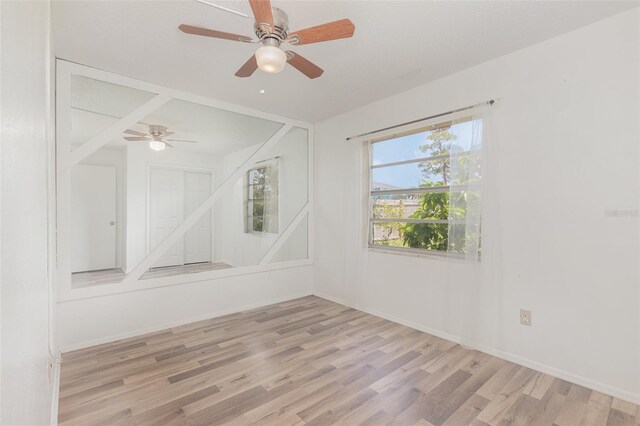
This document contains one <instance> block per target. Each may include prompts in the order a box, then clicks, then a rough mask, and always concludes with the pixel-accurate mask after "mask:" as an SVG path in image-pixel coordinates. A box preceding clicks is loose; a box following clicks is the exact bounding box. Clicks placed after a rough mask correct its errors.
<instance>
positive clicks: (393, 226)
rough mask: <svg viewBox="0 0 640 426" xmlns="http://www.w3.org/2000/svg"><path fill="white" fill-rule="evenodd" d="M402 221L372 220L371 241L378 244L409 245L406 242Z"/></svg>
mask: <svg viewBox="0 0 640 426" xmlns="http://www.w3.org/2000/svg"><path fill="white" fill-rule="evenodd" d="M402 226H403V223H400V222H372V224H371V243H372V244H373V245H378V246H391V247H409V246H407V245H406V244H405V243H404V240H403V238H402V231H401V228H402Z"/></svg>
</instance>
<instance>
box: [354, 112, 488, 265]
mask: <svg viewBox="0 0 640 426" xmlns="http://www.w3.org/2000/svg"><path fill="white" fill-rule="evenodd" d="M474 119H475V118H474V117H472V116H468V117H463V118H461V119H456V120H446V121H442V122H439V123H435V124H431V125H427V126H421V127H418V128H414V129H409V130H405V131H402V132H395V133H392V134H388V135H385V136H380V137H378V138H374V139H371V140H369V141H367V142H366V147H367V150H368V156H367V157H368V161H369V163H368V165H367V173H368V175H367V178H368V179H367V183H368V186H367V188H366V191H365V192H366V193H367V197H368V199H367V200H368V201H367V206H368V209H367V217H366V222H367V233H366V235H367V247H368V249H369V250H372V251H380V252H386V253H393V254H401V255H408V256H413V257H429V258H434V257H435V258H437V259H445V258H452V259H454V260H456V259H459V260H463V259H465V257H466V254H464V253H456V252H451V251H448V250H433V249H427V248H417V247H398V246H387V245H383V244H374V241H373V238H374V233H373V227H374V226H375V223H380V222H400V223H403V224H404V223H425V224H429V223H431V224H449V223H452V220H451V219H447V220H438V219H413V218H404V219H403V218H375V217H374V211H373V207H374V199H373V197H374V196H375V195H393V194H426V193H442V192H447V193H449V194H451V193H452V192H455V189H456V187H461V189H462V188H467V187H468V185H462V186H458V185H451V184H449V185H438V186H433V187H423V188H420V187H418V188H415V187H414V188H411V187H408V188H397V189H386V190H385V189H382V190H374V189H373V170H375V169H380V168H386V167H394V166H402V165H406V164H415V163H424V162H426V161H434V160H442V159H449V158H452V157H462V156H470V155H474V153H473V151H461V152H456V153H453V154H451V153H448V154H440V155H434V156H429V157H416V158H412V159H409V160H403V161H391V162H388V163H380V164H373V146H374V144H376V143H379V142H385V141H390V140H392V139H399V138H402V137H405V136H410V135H415V134H418V133H426V132H431V131H435V130H438V129H443V128H448V127H452V126H454V125H456V124H460V123H465V122H468V121H473V120H474ZM478 259H479V256H478Z"/></svg>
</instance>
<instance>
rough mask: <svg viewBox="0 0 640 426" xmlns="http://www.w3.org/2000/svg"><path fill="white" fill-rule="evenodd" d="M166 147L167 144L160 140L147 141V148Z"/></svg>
mask: <svg viewBox="0 0 640 426" xmlns="http://www.w3.org/2000/svg"><path fill="white" fill-rule="evenodd" d="M166 147H167V144H165V143H164V142H162V141H149V148H151V149H152V150H154V151H164V149H165V148H166Z"/></svg>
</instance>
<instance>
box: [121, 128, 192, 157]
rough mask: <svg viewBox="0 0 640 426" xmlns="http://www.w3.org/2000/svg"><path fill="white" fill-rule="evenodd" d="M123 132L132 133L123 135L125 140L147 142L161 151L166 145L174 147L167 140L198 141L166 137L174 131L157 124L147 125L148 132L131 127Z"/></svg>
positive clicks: (155, 149)
mask: <svg viewBox="0 0 640 426" xmlns="http://www.w3.org/2000/svg"><path fill="white" fill-rule="evenodd" d="M124 133H126V134H129V135H134V136H124V139H125V140H127V141H129V142H149V148H151V149H152V150H154V151H163V150H164V149H165V148H166V147H167V146H169V147H171V148H174V146H173V145H171V144H170V143H169V142H186V143H198V142H196V141H188V140H184V139H167V136H171V135H173V134H174V133H175V132H168V131H167V128H166V127H165V126H160V125H157V124H152V125H149V133H142V132H138V131H137V130H132V129H127V130H125V131H124Z"/></svg>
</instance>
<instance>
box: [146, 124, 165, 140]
mask: <svg viewBox="0 0 640 426" xmlns="http://www.w3.org/2000/svg"><path fill="white" fill-rule="evenodd" d="M165 133H167V128H166V127H165V126H159V125H156V124H152V125H150V126H149V134H150V135H151V136H154V137H162V136H164V135H165Z"/></svg>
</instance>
